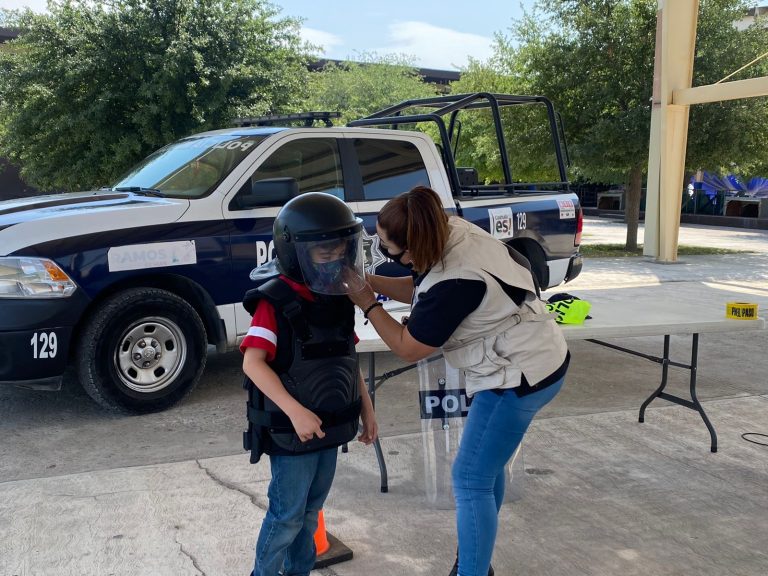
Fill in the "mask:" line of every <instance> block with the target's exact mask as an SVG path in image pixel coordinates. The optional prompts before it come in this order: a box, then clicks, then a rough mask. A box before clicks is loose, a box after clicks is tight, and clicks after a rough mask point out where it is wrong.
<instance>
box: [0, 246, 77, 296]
mask: <svg viewBox="0 0 768 576" xmlns="http://www.w3.org/2000/svg"><path fill="white" fill-rule="evenodd" d="M75 288H76V286H75V283H74V282H72V280H71V279H70V277H69V276H67V274H66V273H65V272H64V270H62V269H61V268H59V267H58V266H57V265H56V263H55V262H52V261H51V260H48V259H47V258H28V257H26V256H16V257H4V258H0V298H66V297H67V296H69V295H70V294H72V292H74V291H75Z"/></svg>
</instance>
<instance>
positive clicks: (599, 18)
mask: <svg viewBox="0 0 768 576" xmlns="http://www.w3.org/2000/svg"><path fill="white" fill-rule="evenodd" d="M656 9H657V2H656V0H553V1H550V2H540V3H539V4H537V6H536V8H535V9H534V11H533V12H531V13H527V14H525V16H524V17H523V18H522V19H521V20H520V21H517V22H515V23H514V25H513V27H512V29H511V30H510V32H511V38H510V37H506V36H504V35H498V36H497V38H496V44H495V56H494V59H493V61H495V62H496V66H497V67H499V69H501V70H504V69H506V70H507V71H511V72H512V73H513V74H514V75H515V77H516V78H518V79H519V84H520V85H521V86H522V87H523V88H527V89H528V91H529V92H531V93H539V94H544V95H546V96H549V97H550V98H551V99H552V100H553V101H554V103H555V105H556V107H557V108H558V109H559V110H560V111H561V112H562V114H563V118H564V121H565V127H566V132H567V135H568V140H569V145H570V150H571V156H572V158H573V160H574V164H575V170H576V172H577V173H578V174H580V175H583V176H585V177H587V178H590V179H592V180H599V181H618V182H624V183H625V184H626V186H627V190H628V195H627V196H628V197H627V202H626V220H627V249H628V250H631V249H634V248H635V247H636V246H637V222H638V216H639V210H640V200H641V188H642V182H643V175H644V173H645V171H646V170H647V162H648V139H649V130H650V117H651V107H650V97H651V93H652V84H653V61H654V46H655V34H656ZM743 10H744V3H743V2H741V1H740V0H701V2H700V10H699V26H698V30H697V44H696V46H697V48H696V61H695V63H694V85H699V84H709V83H713V82H716V81H718V80H720V79H721V78H723V77H724V76H725V75H727V74H728V73H730V72H731V71H733V70H735V69H736V68H738V67H740V66H741V65H742V64H744V63H746V62H748V61H749V60H751V59H752V58H754V57H755V56H756V55H757V54H758V49H759V48H758V47H759V46H763V47H764V46H766V45H768V30H767V29H765V28H761V27H758V26H755V27H753V28H751V29H750V30H749V31H747V32H742V33H740V32H737V31H736V29H735V28H734V26H733V22H734V21H735V20H737V19H738V18H739V17H740V16H741V15H742V14H743V13H744V12H743ZM500 63H501V64H500ZM501 66H503V68H501ZM759 72H760V70H759V69H755V68H754V67H753V68H752V69H751V70H750V71H745V73H746V75H744V74H742V75H741V76H740V78H744V77H749V76H750V75H759ZM767 118H768V115H767V114H766V104H765V101H764V100H763V101H760V100H754V99H753V100H741V101H737V102H726V103H721V104H712V105H704V106H700V107H694V108H692V113H691V120H690V131H689V143H688V144H689V146H688V155H687V166H688V169H689V170H691V171H693V170H696V169H697V168H699V167H703V166H709V167H713V168H716V167H719V166H727V165H730V164H731V163H732V162H735V163H736V164H739V165H744V166H746V167H750V166H754V165H755V163H756V162H758V158H759V156H760V154H761V153H762V155H763V157H764V150H765V147H764V144H765V133H766V127H767V124H766V119H767ZM761 145H762V151H761ZM682 185H683V183H682V182H681V189H682V187H683V186H682Z"/></svg>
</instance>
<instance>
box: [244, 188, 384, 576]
mask: <svg viewBox="0 0 768 576" xmlns="http://www.w3.org/2000/svg"><path fill="white" fill-rule="evenodd" d="M361 233H362V221H361V220H360V219H359V218H356V217H355V215H354V214H353V212H352V211H351V210H350V209H349V207H348V206H347V205H346V204H345V203H344V202H343V201H342V200H339V199H338V198H336V197H335V196H332V195H330V194H324V193H319V192H316V193H307V194H303V195H301V196H298V197H296V198H293V199H292V200H290V201H289V202H288V203H286V204H285V206H284V207H283V208H282V209H281V210H280V212H279V213H278V215H277V217H276V218H275V222H274V226H273V234H274V243H275V252H276V259H275V260H274V261H272V262H270V263H268V264H266V265H264V266H262V267H261V268H258V269H256V270H254V272H253V273H252V274H251V277H252V279H254V280H255V281H256V284H257V286H256V288H254V289H252V290H250V291H249V292H248V293H247V294H246V296H245V299H244V301H243V305H244V306H245V308H246V309H247V310H248V311H249V312H250V313H251V314H252V315H253V321H252V323H251V328H250V329H249V330H248V335H247V336H246V338H245V339H244V340H243V343H242V344H241V350H242V351H243V355H244V358H243V371H244V372H245V375H246V379H245V386H246V388H247V390H248V420H249V425H248V431H247V432H246V433H245V434H244V444H245V448H246V449H247V450H250V451H251V462H257V461H258V460H259V458H260V456H261V454H263V453H266V454H268V455H269V458H270V466H271V470H272V480H271V481H270V485H269V490H268V497H269V508H268V510H267V514H266V516H265V518H264V522H263V524H262V526H261V530H260V532H259V537H258V541H257V544H256V560H255V565H254V570H253V576H278V574H285V575H292V576H294V575H295V576H308V574H309V572H310V570H312V567H313V565H314V563H315V545H314V533H315V530H316V528H317V520H318V512H319V511H320V510H321V509H322V506H323V503H324V501H325V498H326V497H327V495H328V492H329V491H330V488H331V483H332V481H333V477H334V473H335V470H336V456H337V452H338V447H339V446H341V445H342V444H345V443H346V442H349V441H350V440H352V439H353V438H354V437H355V435H356V434H357V432H358V419H361V420H362V425H363V426H362V433H361V434H360V436H359V437H358V439H359V440H360V441H361V442H364V443H365V444H370V443H372V442H373V441H374V440H375V438H376V434H377V426H376V418H375V415H374V412H373V405H372V403H371V399H370V397H369V396H368V391H367V389H366V387H365V384H364V382H363V379H362V374H361V373H360V369H359V367H358V365H357V355H356V353H355V343H356V341H357V338H356V336H355V334H354V326H355V318H354V305H353V304H352V302H351V301H350V300H349V299H348V298H347V296H346V294H347V293H349V292H350V291H354V290H355V289H359V288H361V287H362V282H363V278H364V270H363V259H362V239H361ZM281 571H282V572H281Z"/></svg>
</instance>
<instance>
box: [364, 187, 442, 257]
mask: <svg viewBox="0 0 768 576" xmlns="http://www.w3.org/2000/svg"><path fill="white" fill-rule="evenodd" d="M378 223H379V226H381V227H382V228H383V229H384V230H385V231H386V233H387V237H388V239H389V240H391V241H392V242H394V243H395V244H396V245H397V246H399V247H400V248H402V249H403V250H408V251H410V253H411V260H413V268H414V270H416V271H417V272H426V271H427V270H429V269H430V268H431V267H432V266H434V265H435V264H437V262H438V261H439V260H441V259H442V257H443V252H445V245H446V243H447V242H448V233H449V229H448V215H447V214H446V213H445V210H444V209H443V205H442V203H441V202H440V197H439V196H438V195H437V192H435V191H434V190H432V189H431V188H428V187H426V186H416V188H413V189H412V190H409V191H408V192H403V193H402V194H400V195H399V196H396V197H395V198H393V199H392V200H390V201H389V202H387V203H386V204H385V205H384V207H383V208H382V209H381V211H380V212H379V217H378Z"/></svg>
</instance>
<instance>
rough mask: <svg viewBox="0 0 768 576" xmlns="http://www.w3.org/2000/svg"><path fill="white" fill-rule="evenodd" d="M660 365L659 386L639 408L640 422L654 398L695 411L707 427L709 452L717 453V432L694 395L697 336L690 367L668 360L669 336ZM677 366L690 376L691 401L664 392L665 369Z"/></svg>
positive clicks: (692, 346)
mask: <svg viewBox="0 0 768 576" xmlns="http://www.w3.org/2000/svg"><path fill="white" fill-rule="evenodd" d="M661 361H662V362H661V365H662V376H661V385H660V386H659V387H658V388H657V389H656V391H655V392H654V393H653V394H651V395H650V396H649V397H648V399H647V400H646V401H645V402H643V405H642V406H641V407H640V422H643V421H644V420H645V409H646V408H647V407H648V404H650V403H651V402H652V401H653V399H654V398H662V399H664V400H667V401H668V402H672V403H674V404H678V405H680V406H685V407H686V408H690V409H691V410H696V412H698V413H699V416H701V419H702V420H703V421H704V425H705V426H706V427H707V430H709V439H710V446H709V450H710V451H711V452H717V432H715V428H714V426H712V423H711V422H710V421H709V418H708V417H707V413H706V412H704V407H703V406H702V405H701V402H699V398H698V396H697V395H696V375H697V372H698V366H699V335H698V334H693V335H692V339H691V363H690V365H686V364H679V363H677V362H672V361H671V360H670V359H669V336H664V357H663V358H662V359H661ZM670 365H671V366H679V367H681V368H685V369H687V370H688V371H689V372H690V373H691V375H690V384H689V387H690V394H691V399H690V400H687V399H685V398H680V397H679V396H675V395H674V394H668V393H667V392H664V387H665V386H666V385H667V368H668V366H670Z"/></svg>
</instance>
